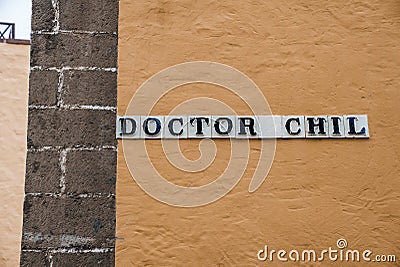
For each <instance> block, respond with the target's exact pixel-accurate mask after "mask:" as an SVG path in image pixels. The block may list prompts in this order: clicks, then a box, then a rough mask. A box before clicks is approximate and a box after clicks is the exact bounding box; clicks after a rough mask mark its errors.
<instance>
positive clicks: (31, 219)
mask: <svg viewBox="0 0 400 267" xmlns="http://www.w3.org/2000/svg"><path fill="white" fill-rule="evenodd" d="M114 236H115V200H114V198H112V197H96V198H73V197H67V198H54V197H31V196H27V197H26V198H25V203H24V234H23V238H22V247H23V248H25V249H26V248H46V247H76V246H78V247H84V248H92V247H113V246H114Z"/></svg>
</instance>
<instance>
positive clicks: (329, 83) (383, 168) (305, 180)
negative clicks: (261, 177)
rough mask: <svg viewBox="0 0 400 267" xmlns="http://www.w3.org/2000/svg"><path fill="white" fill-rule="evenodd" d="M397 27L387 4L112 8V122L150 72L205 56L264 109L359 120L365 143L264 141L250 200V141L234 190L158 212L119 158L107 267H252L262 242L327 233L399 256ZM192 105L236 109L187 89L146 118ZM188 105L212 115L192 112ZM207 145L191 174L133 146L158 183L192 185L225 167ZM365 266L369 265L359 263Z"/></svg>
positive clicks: (222, 152)
mask: <svg viewBox="0 0 400 267" xmlns="http://www.w3.org/2000/svg"><path fill="white" fill-rule="evenodd" d="M399 27H400V2H399V1H397V0H389V1H375V0H368V1H356V0H352V1H336V2H327V1H320V0H314V1H227V2H226V1H225V2H221V1H211V0H205V1H174V0H173V1H162V0H160V1H133V0H121V1H120V18H119V61H118V62H119V63H118V65H119V76H118V114H119V115H124V113H125V111H126V108H127V106H128V103H129V101H130V99H131V97H132V96H133V94H134V93H135V91H136V90H137V88H138V87H139V86H140V85H141V84H142V83H143V82H144V81H146V80H147V79H148V78H150V77H151V76H152V75H153V74H155V73H157V72H159V71H161V70H163V69H164V68H167V67H170V66H172V65H175V64H178V63H183V62H187V61H195V60H201V61H215V62H220V63H224V64H227V65H230V66H232V67H235V68H237V69H238V70H240V71H242V72H243V73H245V74H246V75H248V76H249V77H250V78H251V79H252V80H253V81H254V82H255V83H256V84H257V85H258V86H259V87H260V89H261V90H262V92H263V94H264V95H265V97H266V99H267V100H268V102H269V105H270V107H271V109H272V112H273V113H274V114H277V115H285V114H286V115H292V114H309V115H320V114H354V113H355V114H368V116H369V127H370V135H371V138H370V139H366V140H306V139H301V140H278V141H277V149H276V153H275V159H274V162H273V165H272V169H271V171H270V173H269V175H268V177H267V179H266V181H265V182H264V183H263V185H262V186H261V187H260V188H259V189H258V190H257V191H256V192H255V193H252V194H250V193H249V192H248V190H247V189H248V186H249V182H250V179H251V177H252V175H253V173H254V171H255V169H256V166H257V162H258V157H259V152H260V141H259V140H252V141H251V142H250V146H251V153H250V154H249V156H248V157H249V163H248V165H247V168H246V169H245V172H244V175H243V178H242V179H241V181H240V182H239V184H238V185H237V186H236V187H235V188H234V189H233V190H232V191H231V192H230V193H229V194H227V195H226V196H225V197H224V198H222V199H221V200H219V201H217V202H215V203H212V204H209V205H205V206H202V207H197V208H178V207H172V206H168V205H166V204H163V203H161V202H158V201H157V200H155V199H153V198H152V197H150V196H149V195H147V194H146V193H145V192H144V191H142V190H141V189H140V187H139V186H138V185H137V184H136V183H135V181H134V180H133V178H132V177H131V174H130V173H129V171H128V168H127V165H126V163H125V159H124V153H123V150H122V149H119V150H118V168H117V172H118V175H117V233H116V236H117V238H118V239H117V243H116V265H117V266H133V265H141V266H143V265H146V264H148V265H154V266H216V265H217V266H229V265H232V266H235V265H236V266H239V265H240V266H254V265H255V264H261V262H259V261H258V260H257V252H258V251H259V250H260V249H263V248H264V245H268V247H269V248H270V249H275V250H279V249H285V250H287V251H290V250H291V249H297V250H300V251H301V250H304V249H315V250H319V251H321V250H323V249H328V247H332V248H337V247H336V241H337V240H338V239H339V238H345V239H346V240H347V242H348V248H351V249H359V250H364V249H369V250H371V251H373V253H374V254H375V255H376V254H395V255H397V257H399V256H400V245H399V244H400V228H399V225H400V209H399V205H400V180H399V173H400V157H399V155H400V154H399V153H400V142H399V138H400V134H399V132H400V126H399V124H398V123H397V122H398V120H399V111H400V109H399V106H398V103H399V102H400V91H399V86H400V49H399V43H400V31H399ZM171 79H173V77H171ZM196 97H210V98H214V99H218V100H220V101H222V102H224V103H227V105H228V106H229V107H232V108H233V109H234V110H235V111H236V112H237V113H239V114H248V112H249V111H250V110H249V108H248V107H247V106H246V105H245V104H244V103H243V102H242V101H241V99H240V98H239V97H238V96H235V95H233V94H231V93H230V92H229V91H227V90H225V89H223V88H220V87H218V86H210V85H204V84H200V85H185V86H182V87H179V88H177V89H175V90H173V91H171V92H170V93H168V94H167V95H165V96H164V97H163V98H161V100H160V101H159V102H158V103H157V105H156V106H155V108H154V110H153V112H152V114H155V115H167V114H168V113H169V112H170V111H171V110H173V109H174V108H175V107H176V106H177V105H179V104H180V103H182V102H184V101H186V100H190V99H192V98H196ZM143 105H146V98H143ZM191 110H192V111H193V112H192V113H199V114H201V113H203V114H212V110H211V111H210V110H209V108H207V107H204V106H201V105H196V103H193V105H192V106H191ZM129 115H133V114H129ZM204 142H206V141H204ZM214 143H215V146H216V147H217V151H218V153H217V156H216V158H215V160H214V161H213V164H212V165H211V166H210V167H209V168H207V169H206V170H204V171H201V172H196V173H189V172H184V171H180V170H178V169H177V168H175V167H174V166H173V165H172V164H171V163H169V162H168V160H167V159H166V157H165V155H164V152H163V149H162V146H161V142H160V141H159V140H150V141H147V144H146V146H147V148H148V153H149V156H150V158H151V160H152V163H153V165H154V167H155V168H156V169H157V170H158V171H159V172H160V173H161V174H162V175H163V176H164V177H165V178H166V179H167V180H168V181H171V182H173V183H176V184H179V185H186V186H198V185H204V184H207V183H209V182H211V181H213V180H214V179H215V178H216V177H217V176H218V175H219V174H221V173H222V172H223V171H224V169H225V167H226V164H227V162H228V161H229V156H230V143H229V140H214ZM199 144H200V141H199V140H182V141H180V146H181V150H182V153H183V154H184V155H185V156H186V157H187V158H189V159H191V160H195V159H197V158H199V157H200V151H199ZM120 145H121V144H120ZM246 156H247V155H246ZM266 263H267V265H269V266H282V264H283V263H282V262H278V261H276V260H275V261H273V262H268V261H267V262H266ZM289 264H290V265H291V264H293V263H292V262H291V263H289ZM289 264H288V265H289ZM309 264H310V263H304V265H309ZM343 264H344V263H343V262H336V263H334V262H331V261H329V260H326V261H325V262H322V263H318V264H316V265H319V266H330V265H334V266H343ZM368 264H369V265H371V266H373V265H374V264H375V265H376V263H365V262H364V263H362V266H366V265H368ZM397 264H398V262H397ZM378 265H379V266H394V264H393V263H390V264H389V263H379V264H378Z"/></svg>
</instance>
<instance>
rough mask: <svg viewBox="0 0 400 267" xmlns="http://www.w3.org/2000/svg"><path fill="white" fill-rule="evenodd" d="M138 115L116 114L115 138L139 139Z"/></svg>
mask: <svg viewBox="0 0 400 267" xmlns="http://www.w3.org/2000/svg"><path fill="white" fill-rule="evenodd" d="M140 129H141V128H140V116H118V117H117V121H116V137H117V139H120V138H121V139H140V132H141V131H140Z"/></svg>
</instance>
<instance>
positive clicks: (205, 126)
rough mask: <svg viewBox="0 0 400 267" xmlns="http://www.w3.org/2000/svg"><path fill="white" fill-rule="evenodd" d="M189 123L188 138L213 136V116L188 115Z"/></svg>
mask: <svg viewBox="0 0 400 267" xmlns="http://www.w3.org/2000/svg"><path fill="white" fill-rule="evenodd" d="M197 123H199V125H197ZM200 123H201V124H200ZM187 125H188V138H211V116H202V115H198V116H188V124H187ZM198 127H199V128H198ZM198 131H199V134H198V133H197V132H198Z"/></svg>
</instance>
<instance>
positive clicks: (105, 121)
mask: <svg viewBox="0 0 400 267" xmlns="http://www.w3.org/2000/svg"><path fill="white" fill-rule="evenodd" d="M28 121H29V122H28V147H40V146H51V145H53V146H74V145H85V146H99V145H115V144H116V140H115V137H114V135H115V113H113V112H111V111H107V110H53V109H50V110H31V111H30V113H29V118H28Z"/></svg>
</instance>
